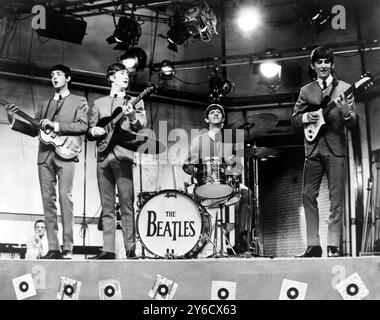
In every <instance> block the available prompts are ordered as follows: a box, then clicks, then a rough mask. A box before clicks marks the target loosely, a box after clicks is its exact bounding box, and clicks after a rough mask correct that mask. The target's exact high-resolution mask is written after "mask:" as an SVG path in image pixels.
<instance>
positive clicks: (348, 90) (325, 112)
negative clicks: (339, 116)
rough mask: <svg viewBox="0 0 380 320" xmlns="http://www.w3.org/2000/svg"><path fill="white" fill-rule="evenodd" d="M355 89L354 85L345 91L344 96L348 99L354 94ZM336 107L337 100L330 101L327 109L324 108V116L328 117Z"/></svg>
mask: <svg viewBox="0 0 380 320" xmlns="http://www.w3.org/2000/svg"><path fill="white" fill-rule="evenodd" d="M354 90H355V87H354V86H353V85H352V86H350V87H349V88H348V89H347V90H346V91H344V93H343V96H344V97H345V98H346V97H347V96H349V95H350V94H351V93H354ZM334 107H335V100H333V101H330V102H329V103H328V104H327V106H326V107H325V108H323V115H326V114H327V113H328V112H330V110H331V109H333V108H334Z"/></svg>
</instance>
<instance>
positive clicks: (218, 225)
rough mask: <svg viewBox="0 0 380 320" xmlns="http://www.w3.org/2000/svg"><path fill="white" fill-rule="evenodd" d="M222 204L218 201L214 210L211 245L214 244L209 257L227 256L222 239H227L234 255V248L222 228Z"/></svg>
mask: <svg viewBox="0 0 380 320" xmlns="http://www.w3.org/2000/svg"><path fill="white" fill-rule="evenodd" d="M223 206H224V204H223V203H220V204H219V208H218V210H217V211H216V215H215V223H214V243H213V245H214V253H213V255H212V256H210V258H225V257H228V254H227V253H225V252H224V250H223V246H224V241H225V240H226V241H227V243H228V245H229V246H230V247H231V249H232V252H233V253H234V255H236V252H235V250H234V249H233V247H232V245H231V243H230V241H229V240H228V238H227V237H226V235H225V232H224V230H223V211H222V210H223ZM218 222H219V223H218ZM218 228H219V231H220V249H219V250H218Z"/></svg>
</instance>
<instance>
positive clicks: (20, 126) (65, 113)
mask: <svg viewBox="0 0 380 320" xmlns="http://www.w3.org/2000/svg"><path fill="white" fill-rule="evenodd" d="M57 111H58V112H57ZM87 113H88V104H87V100H86V98H85V97H81V96H77V95H75V94H71V93H70V94H69V95H68V96H67V97H65V98H63V99H62V100H59V101H58V103H57V102H56V101H55V100H53V99H50V100H49V102H48V103H47V104H46V105H40V106H39V107H38V110H37V112H36V115H35V119H36V120H37V121H39V120H41V119H49V120H52V121H54V122H58V123H59V132H58V134H59V135H69V136H70V135H71V136H74V135H82V134H85V133H86V132H87V128H88V123H87V122H88V114H87ZM12 129H13V130H15V131H19V132H22V133H25V134H27V135H30V136H32V137H35V136H37V135H38V132H39V129H38V128H36V127H35V126H34V125H32V124H30V123H26V122H24V121H20V120H17V119H16V120H15V122H14V123H13V126H12ZM50 152H54V149H53V148H52V147H50V146H47V145H45V144H44V143H42V142H40V143H39V146H38V159H37V163H38V164H42V163H44V162H45V161H46V159H47V157H48V155H49V154H50ZM73 160H75V161H78V158H77V157H76V158H75V159H73Z"/></svg>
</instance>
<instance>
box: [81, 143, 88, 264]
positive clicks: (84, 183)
mask: <svg viewBox="0 0 380 320" xmlns="http://www.w3.org/2000/svg"><path fill="white" fill-rule="evenodd" d="M83 167H84V172H83V215H82V235H83V252H84V253H85V259H86V258H87V252H86V250H85V248H86V231H87V222H86V180H87V170H86V169H87V137H86V136H85V137H84V160H83Z"/></svg>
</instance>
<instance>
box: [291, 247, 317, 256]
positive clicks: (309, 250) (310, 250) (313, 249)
mask: <svg viewBox="0 0 380 320" xmlns="http://www.w3.org/2000/svg"><path fill="white" fill-rule="evenodd" d="M321 256H322V248H321V246H308V247H307V249H306V251H305V252H304V253H302V254H300V255H298V256H296V258H313V257H315V258H319V257H321Z"/></svg>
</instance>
